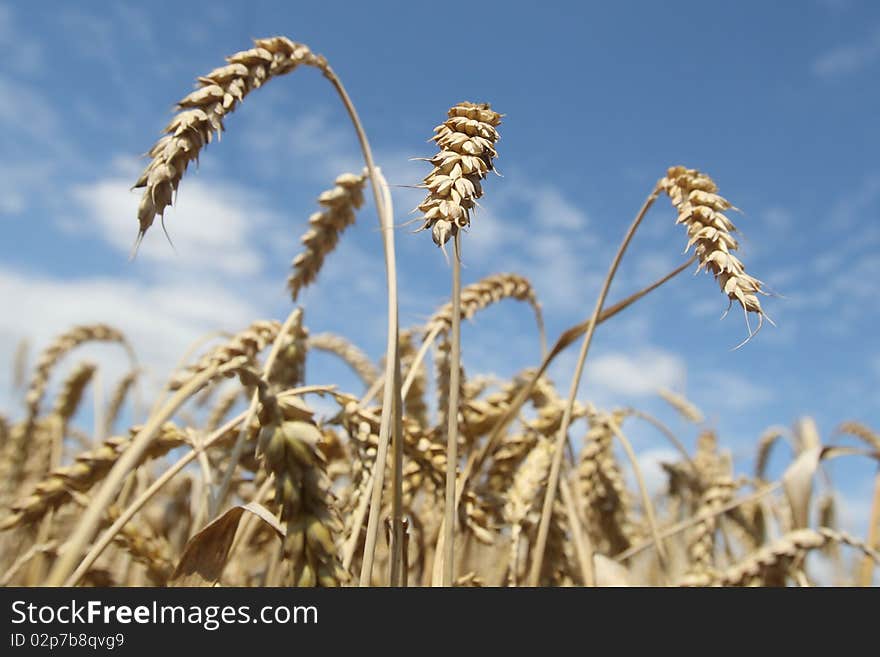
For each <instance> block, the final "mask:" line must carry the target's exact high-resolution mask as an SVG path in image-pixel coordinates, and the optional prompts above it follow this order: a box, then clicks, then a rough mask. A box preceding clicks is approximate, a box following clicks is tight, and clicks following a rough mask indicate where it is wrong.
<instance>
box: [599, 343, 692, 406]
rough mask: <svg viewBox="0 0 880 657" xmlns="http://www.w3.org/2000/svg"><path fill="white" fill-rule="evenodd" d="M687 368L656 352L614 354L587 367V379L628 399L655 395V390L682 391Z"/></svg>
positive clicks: (676, 358)
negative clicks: (659, 388) (628, 397)
mask: <svg viewBox="0 0 880 657" xmlns="http://www.w3.org/2000/svg"><path fill="white" fill-rule="evenodd" d="M685 372H686V365H685V362H684V360H683V359H682V358H680V357H679V356H677V355H676V354H673V353H670V352H668V351H664V350H662V349H656V348H642V349H641V350H639V351H635V352H631V353H622V352H615V353H610V354H605V355H602V356H599V357H598V358H596V359H595V360H594V361H593V362H592V363H591V364H590V377H591V378H592V380H593V381H595V382H596V383H597V384H598V385H600V386H602V387H603V388H605V389H606V390H607V391H609V392H612V393H618V394H621V395H627V396H631V397H645V396H651V395H654V394H655V393H656V391H657V388H658V387H665V388H673V389H676V388H681V387H682V386H683V384H684V380H685Z"/></svg>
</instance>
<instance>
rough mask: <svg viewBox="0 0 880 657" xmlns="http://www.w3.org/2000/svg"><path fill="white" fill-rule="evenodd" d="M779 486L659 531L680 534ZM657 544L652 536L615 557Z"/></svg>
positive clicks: (625, 556) (662, 534) (623, 557)
mask: <svg viewBox="0 0 880 657" xmlns="http://www.w3.org/2000/svg"><path fill="white" fill-rule="evenodd" d="M779 488H782V482H779V481H777V482H775V483H772V484H768V485H767V486H765V487H763V488H760V489H758V490H757V491H755V492H754V493H752V494H751V495H746V496H745V497H741V498H740V499H738V500H733V501H732V502H730V503H728V504H725V505H724V506H722V507H719V508H717V509H713V510H712V511H703V512H702V513H698V514H697V515H695V516H691V517H690V518H687V519H685V520H682V521H681V522H678V523H676V524H674V525H672V526H671V527H667V528H666V529H663V530H661V531H660V532H659V537H660V538H663V539H666V538H669V537H670V536H675V535H676V534H679V533H681V532H683V531H685V530H686V529H689V528H691V527H693V526H694V525H699V524H700V523H702V522H705V521H706V520H709V519H710V518H714V517H715V516H720V515H721V514H723V513H727V512H728V511H732V510H733V509H735V508H737V507H738V506H742V505H743V504H748V503H749V502H754V501H755V500H759V499H761V498H762V497H764V496H765V495H769V494H770V493H772V492H773V491H775V490H778V489H779ZM655 545H657V542H656V539H655V538H654V537H652V538H650V539H649V540H647V541H645V542H644V543H639V544H638V545H634V546H632V547H631V548H629V549H628V550H624V551H623V552H621V553H620V554H618V555H617V556H615V557H614V559H615V560H616V561H620V562H623V561H626V560H627V559H630V558H632V557H634V556H635V555H637V554H639V553H641V552H644V551H645V550H647V549H648V548H651V547H654V546H655Z"/></svg>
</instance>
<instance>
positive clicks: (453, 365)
mask: <svg viewBox="0 0 880 657" xmlns="http://www.w3.org/2000/svg"><path fill="white" fill-rule="evenodd" d="M451 348H452V353H451V360H450V363H449V406H448V408H447V411H446V508H445V512H444V515H443V517H444V519H445V523H446V524H445V527H444V529H443V586H445V587H450V586H452V583H453V577H454V575H453V573H454V572H455V507H456V504H455V476H456V471H457V469H458V393H459V387H460V385H461V384H460V375H461V231H458V232H456V233H455V254H454V255H453V257H452V346H451Z"/></svg>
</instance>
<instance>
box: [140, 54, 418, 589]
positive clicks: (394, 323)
mask: <svg viewBox="0 0 880 657" xmlns="http://www.w3.org/2000/svg"><path fill="white" fill-rule="evenodd" d="M254 46H255V47H254V48H252V49H250V50H246V51H243V52H240V53H236V54H235V55H232V56H230V57H228V58H227V65H226V66H223V67H221V68H218V69H215V70H214V71H212V72H211V73H209V74H208V75H207V76H204V77H202V78H199V85H200V86H199V88H198V89H197V90H196V91H195V92H193V93H192V94H190V95H189V96H187V97H186V98H184V99H183V100H182V101H181V102H180V103H179V104H178V108H179V109H180V110H181V111H180V112H178V114H177V115H176V116H175V117H174V118H173V119H172V121H171V123H170V124H169V125H168V127H167V128H166V130H165V132H166V134H165V136H163V137H162V138H161V139H160V140H159V141H158V142H157V143H156V145H155V146H154V147H153V148H152V149H151V150H150V156H151V158H152V161H151V163H150V165H149V166H148V167H147V169H146V170H145V171H144V173H143V174H142V175H141V177H140V178H139V179H138V181H137V182H136V183H135V187H144V188H145V190H144V194H143V197H142V198H141V204H140V206H139V208H138V222H139V224H140V229H139V232H138V237H137V239H136V241H135V250H136V249H137V246H138V245H139V244H140V241H141V240H142V239H143V236H144V234H145V233H146V231H147V229H148V228H149V227H150V226H151V225H152V223H153V220H154V219H155V217H156V216H157V215H159V216H162V215H163V212H164V210H165V208H166V207H167V206H168V205H170V204H171V200H172V196H173V192H174V191H175V190H176V189H177V186H178V185H179V183H180V180H181V178H182V177H183V173H184V171H185V170H186V167H187V165H188V164H189V163H190V162H191V161H192V160H194V159H195V158H197V157H198V155H199V152H200V151H201V149H202V147H203V146H204V145H205V144H207V143H208V142H209V141H210V140H211V138H212V137H213V135H215V134H219V132H220V131H221V130H222V129H223V122H222V119H223V117H225V116H226V115H227V114H228V113H230V112H232V111H233V110H234V109H235V108H236V107H237V105H238V103H239V102H241V101H242V100H244V97H245V95H246V94H247V93H249V92H250V91H251V90H253V89H256V88H258V87H260V86H262V84H263V83H264V82H267V81H268V80H270V79H272V78H273V77H276V76H280V75H284V74H286V73H290V72H291V71H293V70H294V69H295V68H297V67H298V66H299V65H301V64H304V65H306V66H313V67H315V68H318V69H319V70H320V71H321V72H322V73H323V74H324V77H325V78H327V80H328V81H329V82H330V84H332V85H333V87H334V89H335V90H336V92H337V94H338V95H339V98H340V100H341V101H342V104H343V105H344V106H345V109H346V111H347V112H348V115H349V117H350V119H351V122H352V125H353V126H354V129H355V132H356V133H357V137H358V142H359V143H360V146H361V151H362V153H363V156H364V161H365V164H366V168H367V172H368V176H369V179H370V186H371V188H372V192H373V200H374V202H375V204H376V210H377V213H378V216H379V225H380V229H381V231H382V240H383V247H384V252H385V272H386V284H387V287H388V331H387V347H386V354H385V394H384V403H383V405H382V425H381V430H380V433H379V461H380V462H381V463H383V464H384V460H383V459H384V457H385V455H386V454H387V449H388V442H389V438H390V434H391V430H392V429H391V427H392V423H393V422H394V418H393V417H392V414H393V413H400V412H401V409H400V408H399V405H398V406H397V407H395V404H394V397H395V391H394V390H393V389H392V387H393V385H394V381H395V379H396V378H399V377H395V372H394V370H395V368H396V367H397V362H398V358H397V351H398V346H397V334H398V319H397V318H398V313H397V306H398V300H397V268H396V259H395V254H394V219H393V210H392V207H391V203H390V200H389V199H390V195H387V196H386V195H384V194H383V192H382V189H381V182H380V173H379V171H378V168H377V167H376V166H375V164H374V162H373V154H372V150H371V148H370V144H369V141H368V140H367V136H366V133H365V132H364V129H363V125H362V124H361V121H360V118H359V117H358V114H357V110H356V109H355V107H354V104H353V103H352V102H351V98H350V97H349V95H348V92H347V91H346V89H345V87H344V86H343V85H342V81H341V80H340V79H339V77H338V76H337V75H336V73H335V72H334V71H333V69H332V68H331V67H330V65H329V64H328V62H327V60H326V59H325V58H324V57H322V56H320V55H315V54H313V53H312V52H311V50H310V49H309V48H308V46H305V45H303V44H300V43H294V42H293V41H291V40H290V39H287V38H286V37H272V38H269V39H257V40H256V41H255V42H254ZM379 472H380V476H379V477H377V478H376V479H375V481H374V485H375V486H378V489H379V496H378V497H379V498H380V499H379V500H375V499H374V502H375V504H374V506H375V507H376V511H375V516H374V512H373V510H372V509H371V515H370V523H369V525H368V528H367V550H368V551H369V552H371V553H372V551H373V550H374V549H375V543H376V536H377V535H378V531H379V523H378V506H379V502H380V500H381V490H382V488H381V483H382V482H381V479H382V476H381V473H382V472H383V471H382V469H381V468H380V469H379ZM374 497H375V496H374ZM371 569H372V554H370V555H369V556H367V557H366V558H365V559H364V570H365V571H371ZM364 579H366V581H369V575H368V574H367V576H366V578H364V577H362V583H363V580H364Z"/></svg>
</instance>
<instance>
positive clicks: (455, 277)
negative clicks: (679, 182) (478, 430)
mask: <svg viewBox="0 0 880 657" xmlns="http://www.w3.org/2000/svg"><path fill="white" fill-rule="evenodd" d="M500 123H501V115H500V114H498V113H497V112H494V111H493V110H492V109H491V108H490V107H489V105H488V104H485V103H484V104H481V105H476V104H474V103H470V102H463V103H459V104H458V105H455V106H454V107H452V108H451V109H450V110H449V112H448V118H447V120H446V121H444V122H443V123H442V124H441V125H439V126H437V127H436V128H434V137H433V138H432V141H434V142H436V143H437V146H438V147H439V148H440V151H439V152H438V153H437V154H436V155H435V156H434V157H432V158H431V159H430V160H428V161H429V162H430V163H431V164H432V165H433V167H434V168H433V169H432V170H431V172H430V173H429V174H428V175H427V176H425V179H424V183H423V187H424V188H425V189H427V190H428V195H427V197H426V198H425V200H424V201H423V202H422V203H421V204H420V205H419V206H418V208H417V209H418V211H419V212H421V213H422V221H423V223H422V227H421V229H420V230H427V229H430V230H431V238H432V239H433V240H434V243H435V244H436V245H437V246H439V247H441V248H443V246H444V245H445V244H446V242H448V241H449V239H450V238H454V240H455V255H454V257H453V263H452V302H451V314H452V322H451V333H452V345H451V350H450V351H451V361H450V376H449V407H448V409H447V413H446V416H447V431H446V444H447V453H446V505H445V506H446V513H445V521H444V522H445V524H444V532H445V533H444V537H443V539H444V554H443V585H444V586H446V587H449V586H452V584H453V573H454V571H455V565H454V563H453V559H454V555H455V546H454V532H455V508H456V499H455V479H456V469H457V466H458V453H457V443H458V412H459V408H458V397H459V386H460V381H459V378H460V367H461V234H460V232H459V231H460V229H462V228H467V227H468V226H469V225H470V211H471V210H472V209H473V208H474V207H475V205H476V200H477V199H478V198H480V197H481V196H482V195H483V188H482V185H481V183H480V181H481V180H482V179H483V178H485V177H486V174H487V173H488V172H489V171H492V170H493V169H494V164H493V160H494V158H495V157H496V156H497V153H496V151H495V142H496V141H497V140H498V131H497V130H495V127H496V126H498V125H499V124H500Z"/></svg>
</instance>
